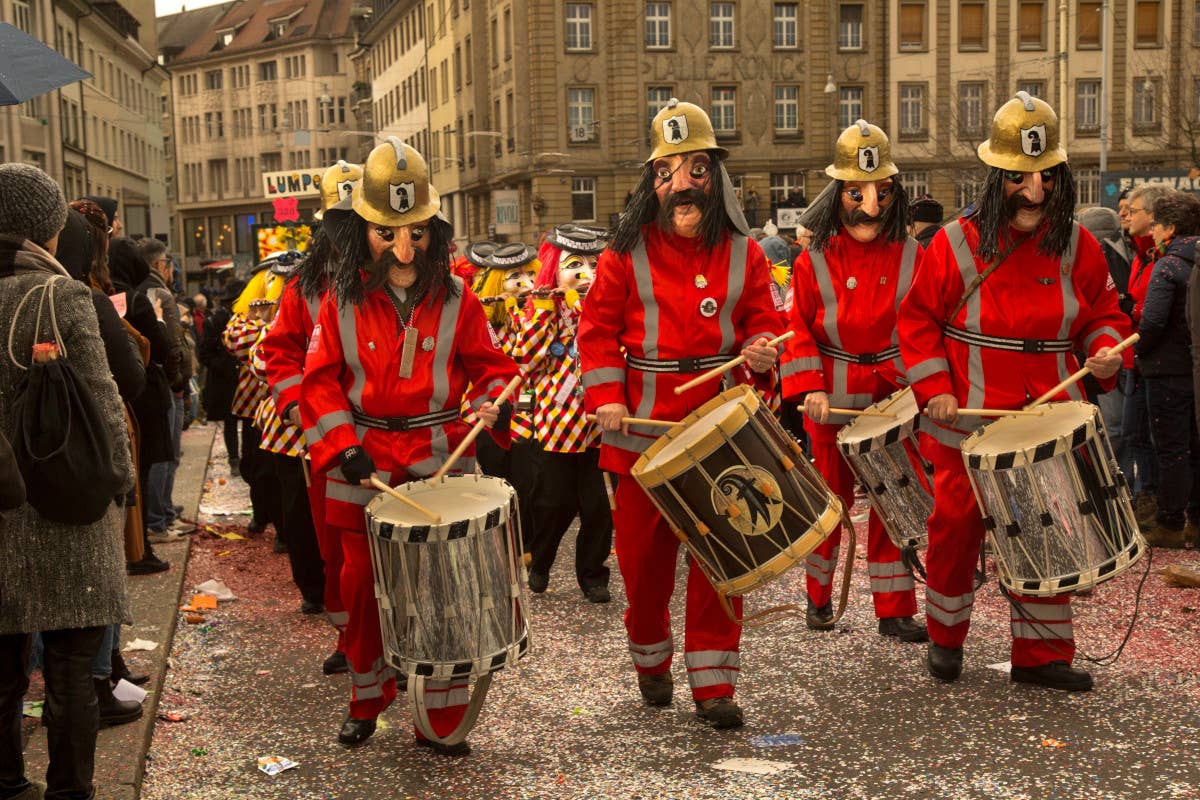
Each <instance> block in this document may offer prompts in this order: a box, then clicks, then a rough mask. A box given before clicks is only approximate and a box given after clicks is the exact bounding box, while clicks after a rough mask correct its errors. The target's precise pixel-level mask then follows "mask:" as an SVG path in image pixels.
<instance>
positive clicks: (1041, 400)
mask: <svg viewBox="0 0 1200 800" xmlns="http://www.w3.org/2000/svg"><path fill="white" fill-rule="evenodd" d="M1140 338H1142V337H1141V336H1139V335H1138V334H1136V333H1135V334H1133V335H1132V336H1130V337H1129V338H1128V339H1126V340H1125V341H1123V342H1121V343H1120V344H1118V345H1117V346H1116V347H1114V348H1113V349H1111V350H1109V351H1108V354H1109V355H1110V356H1111V355H1114V354H1116V353H1120V352H1121V351H1122V350H1126V349H1128V348H1130V347H1132V346H1133V343H1134V342H1136V341H1137V340H1138V339H1140ZM1091 372H1092V370H1091V369H1090V368H1089V367H1084V368H1083V369H1081V370H1079V371H1078V372H1076V373H1075V374H1074V375H1072V376H1071V377H1069V378H1067V379H1066V380H1065V381H1063V382H1062V383H1060V384H1059V385H1058V386H1055V387H1054V388H1053V389H1051V390H1050V391H1048V392H1046V393H1045V394H1044V395H1042V396H1041V397H1039V398H1038V399H1037V400H1034V401H1033V402H1032V403H1030V404H1029V405H1027V406H1025V408H1026V409H1030V408H1037V407H1038V406H1040V405H1041V404H1042V403H1044V402H1046V401H1047V400H1049V399H1050V398H1051V397H1054V395H1056V394H1058V393H1059V392H1061V391H1062V390H1063V389H1065V388H1067V387H1068V386H1070V385H1071V384H1072V383H1074V382H1075V381H1078V380H1082V378H1083V376H1084V375H1090V374H1091ZM958 413H960V414H961V413H962V412H961V411H960V412H958Z"/></svg>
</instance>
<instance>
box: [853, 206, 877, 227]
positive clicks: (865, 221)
mask: <svg viewBox="0 0 1200 800" xmlns="http://www.w3.org/2000/svg"><path fill="white" fill-rule="evenodd" d="M881 222H883V214H879V215H878V216H872V215H870V214H868V213H867V212H865V211H863V210H862V209H861V208H856V209H854V210H853V211H851V212H850V213H849V214H847V215H846V216H845V220H844V224H845V225H846V227H848V228H856V227H858V226H859V225H878V224H879V223H881Z"/></svg>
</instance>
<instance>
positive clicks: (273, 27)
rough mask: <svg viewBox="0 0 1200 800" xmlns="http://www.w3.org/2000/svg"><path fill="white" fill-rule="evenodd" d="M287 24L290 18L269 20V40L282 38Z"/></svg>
mask: <svg viewBox="0 0 1200 800" xmlns="http://www.w3.org/2000/svg"><path fill="white" fill-rule="evenodd" d="M287 26H288V20H286V19H274V20H267V41H271V40H272V39H280V38H282V37H283V34H284V32H285V31H286V30H287Z"/></svg>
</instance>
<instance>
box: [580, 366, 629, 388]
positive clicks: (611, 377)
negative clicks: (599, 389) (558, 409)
mask: <svg viewBox="0 0 1200 800" xmlns="http://www.w3.org/2000/svg"><path fill="white" fill-rule="evenodd" d="M580 379H581V380H582V381H583V388H585V389H591V388H592V387H594V386H599V385H600V384H602V383H614V382H615V383H624V382H625V370H624V369H622V368H621V367H596V368H595V369H589V370H588V371H587V372H585V373H583V374H582V375H581V376H580Z"/></svg>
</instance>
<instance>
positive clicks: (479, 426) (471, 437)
mask: <svg viewBox="0 0 1200 800" xmlns="http://www.w3.org/2000/svg"><path fill="white" fill-rule="evenodd" d="M520 386H521V376H520V375H514V376H513V379H512V380H511V381H509V382H508V386H505V387H504V391H503V392H501V393H500V396H499V397H497V398H496V399H495V400H493V401H492V402H493V403H495V404H496V405H502V404H503V403H504V401H505V400H507V399H508V398H509V397H510V396H511V395H512V393H513V392H515V391H516V390H517V389H518V388H520ZM486 427H487V423H486V422H484V421H483V420H479V421H478V422H476V423H475V427H474V428H471V431H470V433H468V434H467V435H466V438H464V439H463V440H462V441H461V442H459V443H458V447H456V448H454V452H453V453H451V454H450V457H449V458H447V459H446V463H445V464H442V466H441V468H440V469H438V471H437V472H435V473H433V477H432V478H430V479H429V480H431V481H436V480H437V479H438V478H440V477H442V476H443V475H445V474H446V473H447V472H449V471H450V468H451V467H453V466H454V462H456V461H458V459H459V457H461V456H462V454H463V453H465V452H467V448H468V447H470V446H471V444H472V443H473V442H474V441H475V437H477V436H479V434H480V433H481V432H482V431H483V429H484V428H486Z"/></svg>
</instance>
